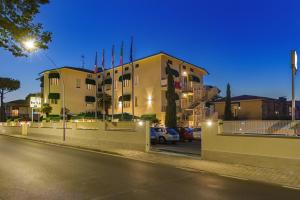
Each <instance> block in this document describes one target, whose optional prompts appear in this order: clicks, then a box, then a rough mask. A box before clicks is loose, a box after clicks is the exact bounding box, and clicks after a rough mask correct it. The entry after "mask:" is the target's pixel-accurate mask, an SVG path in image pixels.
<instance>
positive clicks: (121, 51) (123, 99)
mask: <svg viewBox="0 0 300 200" xmlns="http://www.w3.org/2000/svg"><path fill="white" fill-rule="evenodd" d="M123 46H124V44H123V41H122V45H121V55H120V56H121V60H120V61H121V66H122V97H121V98H122V114H121V119H122V120H123V112H124V97H123V96H124V80H123V79H124V67H123Z"/></svg>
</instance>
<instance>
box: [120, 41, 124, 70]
mask: <svg viewBox="0 0 300 200" xmlns="http://www.w3.org/2000/svg"><path fill="white" fill-rule="evenodd" d="M123 46H124V44H123V41H122V44H121V50H120V65H123Z"/></svg>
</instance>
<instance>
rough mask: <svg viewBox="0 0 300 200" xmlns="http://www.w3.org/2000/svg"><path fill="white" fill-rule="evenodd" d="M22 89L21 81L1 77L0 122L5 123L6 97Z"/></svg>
mask: <svg viewBox="0 0 300 200" xmlns="http://www.w3.org/2000/svg"><path fill="white" fill-rule="evenodd" d="M19 88H20V81H18V80H15V79H12V78H6V77H0V102H1V107H0V121H5V118H6V116H5V108H4V102H3V100H4V95H5V94H7V93H9V92H12V91H15V90H17V89H19Z"/></svg>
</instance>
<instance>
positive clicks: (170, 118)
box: [165, 62, 177, 128]
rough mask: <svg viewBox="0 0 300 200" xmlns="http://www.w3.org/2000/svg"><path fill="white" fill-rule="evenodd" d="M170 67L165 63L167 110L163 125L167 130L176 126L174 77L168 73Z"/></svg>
mask: <svg viewBox="0 0 300 200" xmlns="http://www.w3.org/2000/svg"><path fill="white" fill-rule="evenodd" d="M170 70H171V67H170V65H169V63H168V62H167V72H168V85H167V92H166V95H167V108H166V116H165V124H166V126H167V127H169V128H176V126H177V116H176V92H175V86H174V77H173V74H172V73H170Z"/></svg>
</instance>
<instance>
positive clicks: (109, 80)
mask: <svg viewBox="0 0 300 200" xmlns="http://www.w3.org/2000/svg"><path fill="white" fill-rule="evenodd" d="M104 84H108V85H109V84H112V79H111V78H107V79H105V80H104Z"/></svg>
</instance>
